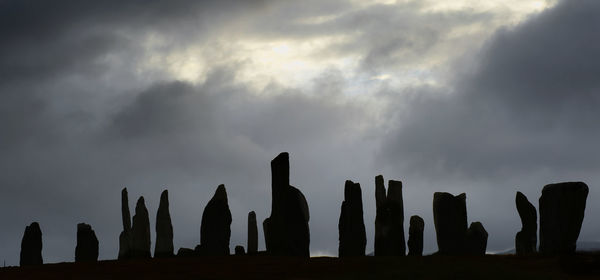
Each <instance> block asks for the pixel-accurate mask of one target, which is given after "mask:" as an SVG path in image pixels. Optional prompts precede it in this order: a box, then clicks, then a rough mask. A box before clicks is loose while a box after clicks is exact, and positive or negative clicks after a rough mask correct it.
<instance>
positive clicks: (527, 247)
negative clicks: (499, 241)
mask: <svg viewBox="0 0 600 280" xmlns="http://www.w3.org/2000/svg"><path fill="white" fill-rule="evenodd" d="M515 203H516V204H517V211H518V212H519V217H521V224H522V226H521V231H519V232H518V233H517V235H516V236H515V249H516V251H517V255H527V254H532V253H535V252H536V247H537V210H536V209H535V206H533V204H531V203H530V202H529V200H527V197H526V196H525V195H524V194H523V193H521V192H517V196H516V197H515Z"/></svg>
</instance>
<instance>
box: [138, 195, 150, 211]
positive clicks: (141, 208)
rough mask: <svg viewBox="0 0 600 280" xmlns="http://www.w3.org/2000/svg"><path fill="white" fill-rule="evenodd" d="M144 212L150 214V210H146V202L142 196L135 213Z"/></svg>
mask: <svg viewBox="0 0 600 280" xmlns="http://www.w3.org/2000/svg"><path fill="white" fill-rule="evenodd" d="M142 212H148V210H147V209H146V202H145V201H144V197H143V196H140V198H139V199H138V201H137V203H136V205H135V213H136V214H137V213H142Z"/></svg>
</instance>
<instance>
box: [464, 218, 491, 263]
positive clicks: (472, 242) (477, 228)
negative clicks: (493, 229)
mask: <svg viewBox="0 0 600 280" xmlns="http://www.w3.org/2000/svg"><path fill="white" fill-rule="evenodd" d="M487 239H488V233H487V231H486V230H485V228H484V227H483V225H482V224H481V223H480V222H474V223H471V225H470V226H469V229H467V233H466V244H465V245H466V248H465V253H467V254H469V255H476V256H485V250H486V248H487Z"/></svg>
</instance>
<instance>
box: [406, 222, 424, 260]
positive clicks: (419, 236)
mask: <svg viewBox="0 0 600 280" xmlns="http://www.w3.org/2000/svg"><path fill="white" fill-rule="evenodd" d="M424 230H425V221H423V219H422V218H421V217H419V216H416V215H415V216H412V217H410V226H409V228H408V255H409V256H422V255H423V231H424Z"/></svg>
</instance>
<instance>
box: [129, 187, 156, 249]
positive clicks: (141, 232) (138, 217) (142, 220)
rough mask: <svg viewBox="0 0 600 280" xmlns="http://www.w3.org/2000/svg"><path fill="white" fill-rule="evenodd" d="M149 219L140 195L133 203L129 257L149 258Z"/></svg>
mask: <svg viewBox="0 0 600 280" xmlns="http://www.w3.org/2000/svg"><path fill="white" fill-rule="evenodd" d="M150 243H151V241H150V219H149V218H148V209H146V204H145V202H144V197H143V196H141V197H140V198H139V199H138V201H137V204H136V205H135V215H134V216H133V225H132V226H131V258H134V259H146V258H150V257H151V255H150Z"/></svg>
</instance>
